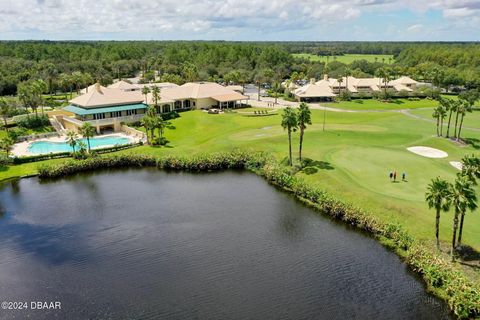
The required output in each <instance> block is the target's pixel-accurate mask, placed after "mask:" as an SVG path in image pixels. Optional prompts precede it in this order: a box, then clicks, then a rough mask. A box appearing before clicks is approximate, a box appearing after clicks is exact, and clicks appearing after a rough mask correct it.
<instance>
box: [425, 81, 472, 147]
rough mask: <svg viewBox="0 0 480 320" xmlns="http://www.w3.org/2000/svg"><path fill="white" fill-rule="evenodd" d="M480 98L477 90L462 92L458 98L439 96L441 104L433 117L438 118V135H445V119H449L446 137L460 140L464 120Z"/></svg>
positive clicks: (434, 111)
mask: <svg viewBox="0 0 480 320" xmlns="http://www.w3.org/2000/svg"><path fill="white" fill-rule="evenodd" d="M478 100H480V94H479V91H477V90H469V91H466V92H462V93H461V94H460V95H459V96H458V99H457V100H453V99H449V98H444V97H441V96H439V97H438V102H439V105H438V106H437V107H436V108H435V109H434V110H433V114H432V117H433V118H434V119H435V120H436V128H437V136H439V137H442V136H443V124H444V120H445V119H448V120H447V132H446V135H445V137H446V138H450V137H451V138H453V139H456V141H459V140H460V137H461V132H462V127H463V121H464V119H465V116H466V115H467V114H468V113H471V112H473V108H474V105H475V103H476V101H478ZM451 124H454V126H453V136H450V133H451V132H450V128H451Z"/></svg>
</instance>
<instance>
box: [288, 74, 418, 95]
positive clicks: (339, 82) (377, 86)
mask: <svg viewBox="0 0 480 320" xmlns="http://www.w3.org/2000/svg"><path fill="white" fill-rule="evenodd" d="M417 85H418V82H417V81H415V80H413V79H411V78H409V77H405V76H403V77H400V78H398V79H395V80H391V81H388V82H387V83H386V84H385V81H384V79H382V78H355V77H352V76H349V77H342V78H341V79H333V78H328V76H327V75H325V76H324V78H323V79H322V80H320V81H316V82H315V79H312V80H310V83H309V84H307V85H305V86H303V87H300V88H298V89H295V90H294V91H293V94H294V95H295V97H296V99H297V100H298V101H330V100H332V99H333V98H334V97H335V96H336V95H337V94H339V93H340V92H342V91H348V92H349V93H352V94H359V93H364V94H373V93H374V92H379V91H381V90H384V89H385V87H386V89H387V90H388V89H390V90H394V91H395V92H402V91H403V92H407V93H408V92H412V91H413V90H414V89H415V88H416V86H417Z"/></svg>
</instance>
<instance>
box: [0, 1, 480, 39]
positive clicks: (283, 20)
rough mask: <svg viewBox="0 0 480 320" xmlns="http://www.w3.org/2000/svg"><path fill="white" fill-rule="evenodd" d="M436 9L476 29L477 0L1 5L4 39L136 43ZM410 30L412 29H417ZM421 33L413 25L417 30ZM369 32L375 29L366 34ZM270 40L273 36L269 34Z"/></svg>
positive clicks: (320, 26)
mask: <svg viewBox="0 0 480 320" xmlns="http://www.w3.org/2000/svg"><path fill="white" fill-rule="evenodd" d="M405 10H413V11H415V12H419V13H420V14H421V13H422V12H427V11H428V10H439V11H441V12H442V13H443V17H444V19H446V20H447V21H450V22H451V23H453V24H455V23H457V22H458V21H457V20H459V19H460V18H461V19H462V20H464V21H462V23H463V24H465V23H467V24H469V25H470V27H471V26H472V25H473V26H478V27H480V21H479V18H478V17H479V16H480V1H479V0H431V1H428V0H353V1H352V0H336V1H334V0H269V1H266V0H243V1H240V0H223V1H218V0H182V1H179V0H129V1H123V0H108V1H101V0H37V1H34V0H0V37H2V34H11V35H15V34H17V35H18V34H24V35H28V34H30V35H32V34H37V35H44V37H45V38H49V37H53V38H58V37H61V36H64V37H66V38H75V36H78V37H80V38H88V37H89V35H90V38H92V39H93V38H96V34H102V33H103V34H108V35H112V34H113V35H117V36H121V35H128V36H132V35H134V36H136V37H137V38H138V37H139V38H141V37H142V36H145V37H148V38H160V39H161V38H164V37H167V38H175V37H176V36H178V35H190V36H191V37H192V38H195V35H198V37H202V36H204V37H206V38H215V36H216V35H224V34H225V32H226V31H229V32H231V33H232V35H233V38H235V35H238V34H239V31H244V32H249V31H250V32H251V31H252V30H255V31H257V30H261V32H262V33H264V34H269V35H275V34H280V33H281V32H284V31H285V30H297V31H302V30H325V32H327V30H326V29H328V28H329V26H330V28H331V29H329V30H332V31H334V30H338V28H337V29H334V28H333V27H332V26H333V25H335V24H337V25H342V26H348V25H351V23H350V24H345V23H344V22H345V21H348V22H352V23H355V21H356V19H357V18H358V17H361V16H362V15H363V14H367V13H370V14H372V13H373V14H375V13H378V12H384V13H385V12H389V13H392V14H397V13H398V14H402V13H401V12H402V11H405ZM414 26H415V25H412V26H410V28H411V27H414ZM417 28H418V27H417ZM370 31H374V30H370ZM272 37H273V36H272Z"/></svg>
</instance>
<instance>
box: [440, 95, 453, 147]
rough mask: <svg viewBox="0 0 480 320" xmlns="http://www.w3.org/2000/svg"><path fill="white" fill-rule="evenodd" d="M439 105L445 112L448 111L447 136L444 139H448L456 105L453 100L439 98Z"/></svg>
mask: <svg viewBox="0 0 480 320" xmlns="http://www.w3.org/2000/svg"><path fill="white" fill-rule="evenodd" d="M439 101H440V104H441V105H443V107H444V108H445V110H447V111H448V123H447V135H446V137H447V138H449V136H450V123H451V121H452V114H453V113H454V112H455V110H456V107H457V105H456V104H455V103H454V101H453V100H450V99H446V98H440V100H439Z"/></svg>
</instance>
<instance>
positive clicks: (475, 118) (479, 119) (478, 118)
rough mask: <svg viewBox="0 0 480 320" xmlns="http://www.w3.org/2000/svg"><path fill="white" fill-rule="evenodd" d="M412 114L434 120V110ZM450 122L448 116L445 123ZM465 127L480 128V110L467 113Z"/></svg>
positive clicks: (418, 111) (412, 112)
mask: <svg viewBox="0 0 480 320" xmlns="http://www.w3.org/2000/svg"><path fill="white" fill-rule="evenodd" d="M410 113H411V114H414V115H417V116H419V117H422V118H425V119H429V120H433V118H432V113H433V110H428V109H427V110H412V111H411V112H410ZM447 120H448V116H447V119H445V121H447ZM453 121H455V119H453ZM463 122H464V124H463V125H464V126H465V127H474V128H478V127H480V110H475V111H473V112H472V113H467V114H466V115H465V118H464V121H463Z"/></svg>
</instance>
